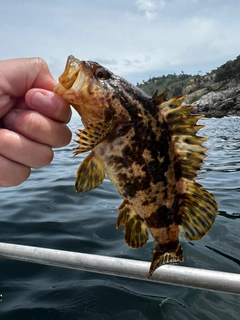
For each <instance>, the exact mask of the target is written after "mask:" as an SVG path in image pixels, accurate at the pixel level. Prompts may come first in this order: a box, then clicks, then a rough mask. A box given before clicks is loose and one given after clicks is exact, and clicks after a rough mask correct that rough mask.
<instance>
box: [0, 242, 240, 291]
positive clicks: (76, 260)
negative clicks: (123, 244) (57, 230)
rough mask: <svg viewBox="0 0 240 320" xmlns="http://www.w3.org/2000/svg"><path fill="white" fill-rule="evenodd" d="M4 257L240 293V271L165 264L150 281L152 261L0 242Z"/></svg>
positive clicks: (1, 256)
mask: <svg viewBox="0 0 240 320" xmlns="http://www.w3.org/2000/svg"><path fill="white" fill-rule="evenodd" d="M0 258H4V259H12V260H20V261H25V262H31V263H39V264H44V265H49V266H55V267H61V268H69V269H75V270H82V271H89V272H95V273H101V274H107V275H113V276H118V277H125V278H131V279H138V280H144V281H152V282H158V283H166V284H171V285H180V286H184V287H191V288H198V289H203V290H213V291H220V292H225V293H232V294H240V274H236V273H227V272H220V271H211V270H203V269H196V268H188V267H181V266H176V265H165V266H161V267H160V268H159V269H158V270H156V271H155V272H154V274H153V276H152V278H151V279H150V280H148V279H147V273H148V268H149V262H144V261H137V260H128V259H121V258H114V257H105V256H99V255H93V254H86V253H77V252H70V251H62V250H53V249H44V248H39V247H30V246H23V245H16V244H8V243H0Z"/></svg>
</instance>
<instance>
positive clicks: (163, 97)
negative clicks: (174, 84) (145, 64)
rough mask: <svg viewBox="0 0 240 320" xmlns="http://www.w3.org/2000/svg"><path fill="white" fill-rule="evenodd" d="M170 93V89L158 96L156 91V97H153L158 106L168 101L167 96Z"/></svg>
mask: <svg viewBox="0 0 240 320" xmlns="http://www.w3.org/2000/svg"><path fill="white" fill-rule="evenodd" d="M169 91H170V89H167V90H165V91H164V92H163V93H161V94H159V95H158V90H156V91H155V93H154V95H153V96H152V100H153V101H154V102H155V103H156V104H160V103H163V102H164V101H166V100H167V95H168V92H169Z"/></svg>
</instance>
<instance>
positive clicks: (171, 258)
mask: <svg viewBox="0 0 240 320" xmlns="http://www.w3.org/2000/svg"><path fill="white" fill-rule="evenodd" d="M183 260H184V259H183V251H182V247H181V244H180V242H178V243H177V247H176V249H175V250H174V251H173V250H172V251H170V252H166V251H165V250H164V251H163V250H161V248H160V247H159V244H156V243H155V249H154V251H153V256H152V262H151V265H150V268H149V271H148V279H149V278H151V276H152V274H153V272H154V271H155V270H156V269H157V268H159V267H160V266H161V265H164V264H173V263H179V262H182V261H183Z"/></svg>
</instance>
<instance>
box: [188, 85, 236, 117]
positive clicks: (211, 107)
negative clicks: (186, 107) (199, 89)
mask: <svg viewBox="0 0 240 320" xmlns="http://www.w3.org/2000/svg"><path fill="white" fill-rule="evenodd" d="M195 104H196V107H195V108H194V109H193V113H200V114H201V113H203V114H204V115H205V116H206V117H215V118H221V117H224V116H229V115H237V116H240V86H239V87H234V88H230V89H227V90H224V91H219V92H214V91H211V92H209V93H207V94H205V95H203V96H202V97H201V98H200V99H199V101H197V102H196V103H195Z"/></svg>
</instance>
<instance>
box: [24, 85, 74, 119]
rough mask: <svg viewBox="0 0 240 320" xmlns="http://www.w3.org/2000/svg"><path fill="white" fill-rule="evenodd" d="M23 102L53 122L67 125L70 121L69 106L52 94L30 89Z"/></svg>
mask: <svg viewBox="0 0 240 320" xmlns="http://www.w3.org/2000/svg"><path fill="white" fill-rule="evenodd" d="M25 100H26V103H27V105H28V106H29V108H31V109H32V110H35V111H38V112H40V113H41V114H43V115H45V116H47V117H49V118H51V119H53V120H56V121H61V122H64V123H68V122H69V121H70V119H71V115H72V113H71V108H70V106H69V104H68V103H67V102H66V101H65V100H64V99H63V98H62V97H60V96H59V95H58V94H56V93H54V92H51V91H47V90H43V89H31V90H29V91H28V92H27V94H26V96H25Z"/></svg>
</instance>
